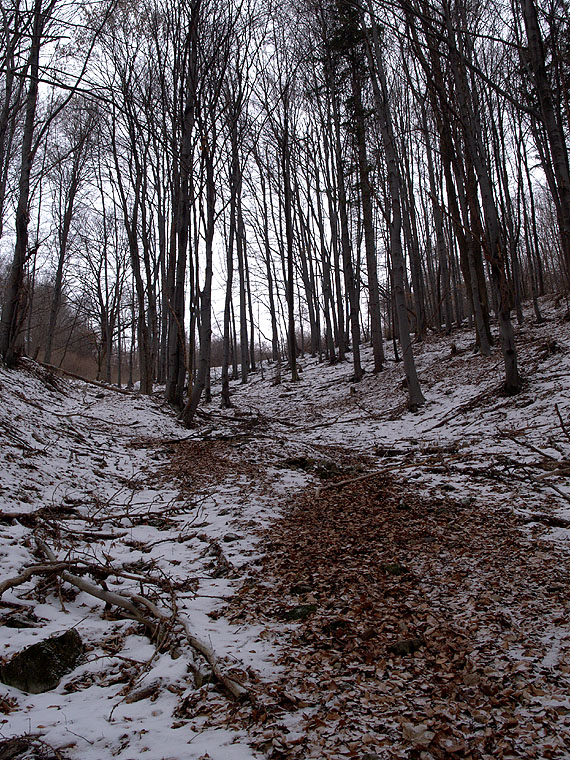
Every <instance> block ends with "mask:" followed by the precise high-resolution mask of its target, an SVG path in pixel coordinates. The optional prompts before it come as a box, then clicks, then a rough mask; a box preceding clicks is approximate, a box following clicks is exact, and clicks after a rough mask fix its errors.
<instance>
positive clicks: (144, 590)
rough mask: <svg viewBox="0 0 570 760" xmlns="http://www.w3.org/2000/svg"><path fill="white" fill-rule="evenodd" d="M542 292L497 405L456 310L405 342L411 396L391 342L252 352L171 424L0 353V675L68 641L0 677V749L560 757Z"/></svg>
mask: <svg viewBox="0 0 570 760" xmlns="http://www.w3.org/2000/svg"><path fill="white" fill-rule="evenodd" d="M542 308H543V310H544V314H545V316H546V317H547V320H546V321H545V322H544V323H543V324H541V325H537V324H534V323H533V322H532V320H531V316H530V314H529V315H527V319H526V321H525V323H524V324H523V325H522V326H521V327H519V328H518V329H517V340H518V348H519V354H520V365H521V369H522V372H523V373H524V376H525V386H524V389H523V390H522V392H521V393H519V394H518V395H517V396H515V397H505V396H503V395H501V364H502V362H501V355H500V350H499V348H495V349H494V351H493V354H492V356H491V357H489V358H487V359H485V358H482V357H480V356H478V355H476V354H475V353H474V352H473V344H474V337H473V334H472V332H471V331H470V330H469V329H467V328H465V329H462V330H460V331H455V332H454V333H453V335H452V336H450V337H442V336H436V335H433V336H430V337H429V338H428V339H427V340H425V341H424V342H423V343H421V344H418V345H416V346H415V352H416V356H417V364H418V370H419V376H420V382H421V383H422V388H423V391H424V395H425V396H426V400H427V403H426V405H425V406H424V407H423V408H422V409H421V410H420V411H419V412H417V413H412V412H410V411H408V410H407V409H406V404H405V391H404V389H403V386H402V367H401V364H396V363H394V362H388V366H387V368H386V370H385V371H384V372H382V373H379V374H376V375H374V374H372V373H371V372H370V371H368V372H367V373H366V374H365V376H364V379H363V380H362V382H360V383H358V384H354V383H352V382H351V377H350V376H351V371H350V366H349V364H348V363H344V364H341V365H336V366H333V367H330V366H328V365H325V364H319V363H318V362H317V360H316V359H311V358H305V359H302V360H301V366H302V369H303V371H302V374H301V378H302V379H301V381H300V382H298V383H290V382H285V381H284V382H283V383H282V384H281V385H274V384H273V382H272V381H273V372H274V368H272V367H271V366H269V367H267V366H266V367H265V368H264V372H263V373H261V372H259V371H258V372H257V373H255V374H253V375H252V376H251V378H250V382H249V383H248V384H247V385H246V386H242V385H240V384H239V383H236V384H234V385H233V397H232V398H233V402H234V407H233V409H230V410H225V411H222V410H221V409H219V407H218V401H217V396H216V391H217V389H216V388H214V389H213V390H214V401H213V402H212V404H210V405H208V406H206V407H204V408H203V410H202V412H201V415H200V419H199V423H198V424H197V426H196V427H195V428H194V429H192V430H190V431H188V430H185V429H183V428H182V427H181V426H180V425H179V424H178V422H177V420H176V418H175V416H174V415H173V414H172V413H171V412H170V411H169V409H168V408H167V407H166V406H165V405H164V403H163V402H162V401H161V399H160V396H159V395H157V396H155V397H153V398H144V397H141V396H139V395H136V394H130V395H128V394H119V393H117V392H116V391H112V390H110V389H104V388H100V387H96V386H93V385H88V384H85V383H82V382H80V381H75V380H68V379H63V378H59V377H54V376H53V375H52V374H50V373H49V372H48V371H46V370H44V369H42V368H41V367H39V366H38V365H35V364H33V363H31V362H26V363H25V365H24V366H23V367H22V368H21V369H19V370H17V371H7V370H5V369H0V468H1V473H2V478H1V481H0V560H1V567H2V574H1V577H0V596H1V598H0V631H1V634H2V635H1V638H0V646H1V649H0V658H1V659H0V681H1V680H4V679H5V677H6V674H7V673H8V672H9V670H10V668H9V666H8V663H9V661H10V660H11V659H12V658H13V657H14V655H15V654H16V653H18V652H21V651H22V650H24V649H25V648H26V647H28V646H30V645H32V644H35V643H37V642H38V641H43V640H45V639H47V638H48V637H51V636H52V635H55V634H61V633H63V632H65V631H69V630H70V629H74V630H75V631H77V632H78V633H79V635H80V637H81V639H82V650H83V651H82V654H81V656H80V657H79V659H78V660H77V661H76V662H74V664H73V667H72V668H69V670H70V672H68V673H66V674H64V675H63V677H62V678H61V681H60V683H59V685H57V686H56V687H55V688H52V689H50V690H48V691H44V692H42V693H37V694H33V693H27V692H25V691H23V690H21V689H18V688H16V687H14V686H8V685H4V684H3V683H2V684H0V758H1V759H2V760H23V759H24V758H44V759H47V758H57V759H60V758H69V760H79V759H80V758H81V760H101V759H102V758H103V759H106V758H112V757H118V758H121V759H122V760H135V758H137V759H138V757H139V755H140V753H146V754H145V755H144V756H145V757H147V758H149V760H197V759H198V758H203V759H204V760H206V759H207V758H210V759H211V760H250V759H254V758H256V759H258V760H261V758H264V757H269V758H283V759H284V760H286V759H288V758H290V759H291V760H302V759H303V758H328V759H330V760H337V759H338V760H340V759H341V758H355V759H356V760H375V759H378V758H380V759H381V760H384V758H386V759H388V758H422V759H423V760H430V759H431V758H455V757H457V758H514V757H517V758H564V757H566V758H568V757H570V696H569V695H570V657H569V654H570V630H569V627H568V620H569V614H568V613H569V606H570V591H569V583H568V580H569V579H568V568H569V563H570V553H569V548H570V543H569V529H570V372H569V369H570V367H569V363H570V322H569V321H568V320H567V318H566V317H565V312H566V307H565V305H564V304H561V305H555V304H554V303H553V302H551V301H544V303H542ZM387 350H388V353H390V347H389V346H387ZM370 364H371V356H370V352H369V350H368V349H365V350H364V366H365V367H366V368H368V369H369V368H370ZM94 591H95V592H96V593H98V594H99V598H97V597H96V596H95V595H94V593H93V592H94ZM113 594H115V596H113ZM121 604H123V607H121ZM129 604H130V605H131V606H130V608H129V606H128V605H129ZM129 610H130V611H129ZM126 615H130V619H129V618H128V617H126ZM198 639H199V640H198ZM198 650H201V651H202V654H200V653H199V652H198ZM204 653H205V654H206V657H207V659H205V658H204V656H203V655H204ZM207 660H208V661H207ZM3 666H4V667H3ZM212 668H214V669H215V670H216V672H217V674H218V677H217V678H213V677H211V675H210V673H211V670H212ZM231 691H233V692H234V695H232V694H231V693H230V692H231ZM235 694H237V695H238V696H237V697H236V696H235ZM240 697H241V698H240Z"/></svg>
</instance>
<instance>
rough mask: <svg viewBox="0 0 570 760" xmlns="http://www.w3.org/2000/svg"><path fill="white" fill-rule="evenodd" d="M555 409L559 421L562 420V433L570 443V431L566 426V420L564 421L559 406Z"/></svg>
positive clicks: (555, 406) (556, 405) (555, 405)
mask: <svg viewBox="0 0 570 760" xmlns="http://www.w3.org/2000/svg"><path fill="white" fill-rule="evenodd" d="M554 408H555V409H556V414H557V415H558V419H559V420H560V427H561V428H562V432H563V433H564V435H565V436H566V438H568V440H569V441H570V433H569V432H568V429H567V427H566V425H565V424H564V420H563V419H562V415H561V414H560V409H559V408H558V404H554Z"/></svg>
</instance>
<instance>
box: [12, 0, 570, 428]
mask: <svg viewBox="0 0 570 760" xmlns="http://www.w3.org/2000/svg"><path fill="white" fill-rule="evenodd" d="M0 38H1V46H0V53H1V57H2V62H1V65H0V83H1V86H0V255H1V257H2V258H1V271H0V278H1V284H2V315H1V320H0V356H2V358H3V360H4V362H5V363H6V364H7V365H8V366H11V365H13V364H15V363H16V361H17V359H18V356H19V355H21V354H22V353H25V354H28V355H30V356H33V357H35V358H38V359H40V360H42V361H44V362H45V363H47V364H53V363H55V364H60V363H66V364H64V366H67V367H68V368H69V369H74V370H76V371H81V372H82V373H84V374H91V373H92V374H93V375H95V374H96V376H97V378H98V379H102V380H106V381H113V382H118V383H119V384H124V383H128V384H132V383H133V380H134V379H138V380H139V381H140V390H141V391H142V392H143V393H150V392H151V391H152V389H153V386H154V385H155V384H157V383H158V384H161V385H165V386H166V396H167V399H168V401H169V402H170V403H171V404H172V405H174V406H175V407H177V408H178V409H179V410H180V412H181V416H182V419H183V420H184V421H185V422H186V423H187V424H188V423H190V422H191V421H192V419H193V417H194V414H195V412H196V409H197V407H198V404H199V403H200V401H201V400H202V399H203V398H208V397H209V394H210V372H211V368H212V367H213V366H216V367H220V368H221V380H222V389H221V401H222V404H223V405H225V406H228V405H230V404H231V398H230V385H229V383H230V379H237V378H240V379H241V382H242V383H246V382H247V380H248V374H249V373H250V372H254V371H256V369H257V367H258V364H259V361H260V359H261V358H262V357H265V356H266V357H268V358H269V359H270V360H271V361H272V363H273V366H274V368H275V369H274V377H275V380H276V381H279V379H280V377H281V373H282V371H283V372H287V376H288V377H289V378H291V379H292V380H295V379H297V356H298V353H299V352H300V351H304V350H307V351H309V352H310V353H311V354H313V355H315V356H317V355H318V356H320V357H322V359H323V360H327V361H329V362H331V363H334V362H336V361H343V360H345V359H346V358H347V354H348V353H349V352H350V356H349V357H348V358H350V361H351V362H352V365H353V380H354V381H358V380H360V379H361V377H362V367H361V362H360V352H359V346H360V345H361V343H362V342H363V341H367V342H368V341H369V342H370V343H371V345H372V348H373V354H374V369H375V371H380V370H381V369H382V368H383V366H384V365H385V362H386V356H387V352H386V347H385V342H386V341H390V343H391V348H390V358H401V359H402V360H403V366H404V371H405V375H406V387H407V392H408V404H409V406H410V408H417V407H418V406H421V404H422V403H423V395H422V391H421V387H420V382H419V379H418V376H417V373H416V367H415V362H414V350H413V343H414V341H419V340H421V339H422V338H423V337H424V336H425V335H426V333H427V331H429V330H445V331H446V332H447V333H449V332H451V331H452V330H453V328H454V327H455V326H458V325H460V324H463V323H465V322H466V321H469V322H470V323H472V324H473V325H474V326H475V329H476V335H477V347H478V350H479V352H480V353H481V354H482V355H483V356H487V355H489V353H490V351H491V345H492V343H493V340H494V336H493V334H492V331H491V325H492V323H493V320H495V319H496V320H497V324H498V333H499V340H500V345H501V350H502V356H503V362H504V390H505V391H506V392H507V393H517V392H518V391H519V390H520V388H521V383H522V377H521V371H520V368H519V363H518V359H517V347H516V344H515V338H514V329H513V319H516V320H517V321H518V322H519V323H520V322H521V321H522V319H523V314H522V303H523V302H524V301H525V300H527V299H532V302H533V304H534V316H535V318H536V320H537V321H540V320H541V313H540V308H539V301H538V298H539V296H542V295H544V294H545V293H552V292H555V293H560V294H564V293H566V292H567V290H568V284H569V278H570V170H569V160H568V144H569V132H570V63H569V62H570V14H569V13H568V6H567V3H566V2H564V0H553V1H552V2H545V1H544V0H541V2H536V0H513V2H512V4H504V3H498V2H494V0H485V1H484V2H471V0H441V1H440V0H433V2H430V1H429V0H393V2H390V3H388V2H383V1H382V2H380V1H379V0H362V2H359V0H356V1H355V2H346V1H345V0H296V1H295V2H286V3H273V2H271V0H270V1H269V2H265V0H243V1H241V2H239V1H238V2H235V3H231V4H228V3H225V2H222V1H221V0H181V2H177V3H170V2H167V1H166V0H165V1H161V0H143V2H138V3H136V4H135V3H131V2H129V0H125V1H123V0H111V1H110V2H108V0H103V1H102V2H98V3H89V2H65V3H64V2H62V0H10V1H9V2H7V3H4V4H3V6H2V24H1V28H0Z"/></svg>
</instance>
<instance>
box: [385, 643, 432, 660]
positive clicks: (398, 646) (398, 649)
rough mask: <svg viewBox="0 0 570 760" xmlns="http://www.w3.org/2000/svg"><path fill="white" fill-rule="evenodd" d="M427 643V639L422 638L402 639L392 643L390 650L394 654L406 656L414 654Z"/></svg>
mask: <svg viewBox="0 0 570 760" xmlns="http://www.w3.org/2000/svg"><path fill="white" fill-rule="evenodd" d="M424 645H425V641H423V640H422V639H400V641H397V642H396V643H395V644H391V645H390V646H389V647H388V650H389V651H390V652H392V653H393V654H398V655H400V656H402V657H404V656H405V655H407V654H414V652H417V651H418V649H421V648H422V647H423V646H424Z"/></svg>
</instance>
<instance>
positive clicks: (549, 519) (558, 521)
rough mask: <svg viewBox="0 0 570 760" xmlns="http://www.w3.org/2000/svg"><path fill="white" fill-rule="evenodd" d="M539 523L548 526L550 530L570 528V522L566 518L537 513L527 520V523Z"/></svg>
mask: <svg viewBox="0 0 570 760" xmlns="http://www.w3.org/2000/svg"><path fill="white" fill-rule="evenodd" d="M532 522H539V523H542V524H543V525H547V526H548V527H549V528H570V520H566V519H565V518H564V517H555V516H554V515H545V514H542V513H535V514H532V515H529V516H528V517H526V518H525V523H527V524H528V523H532Z"/></svg>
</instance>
